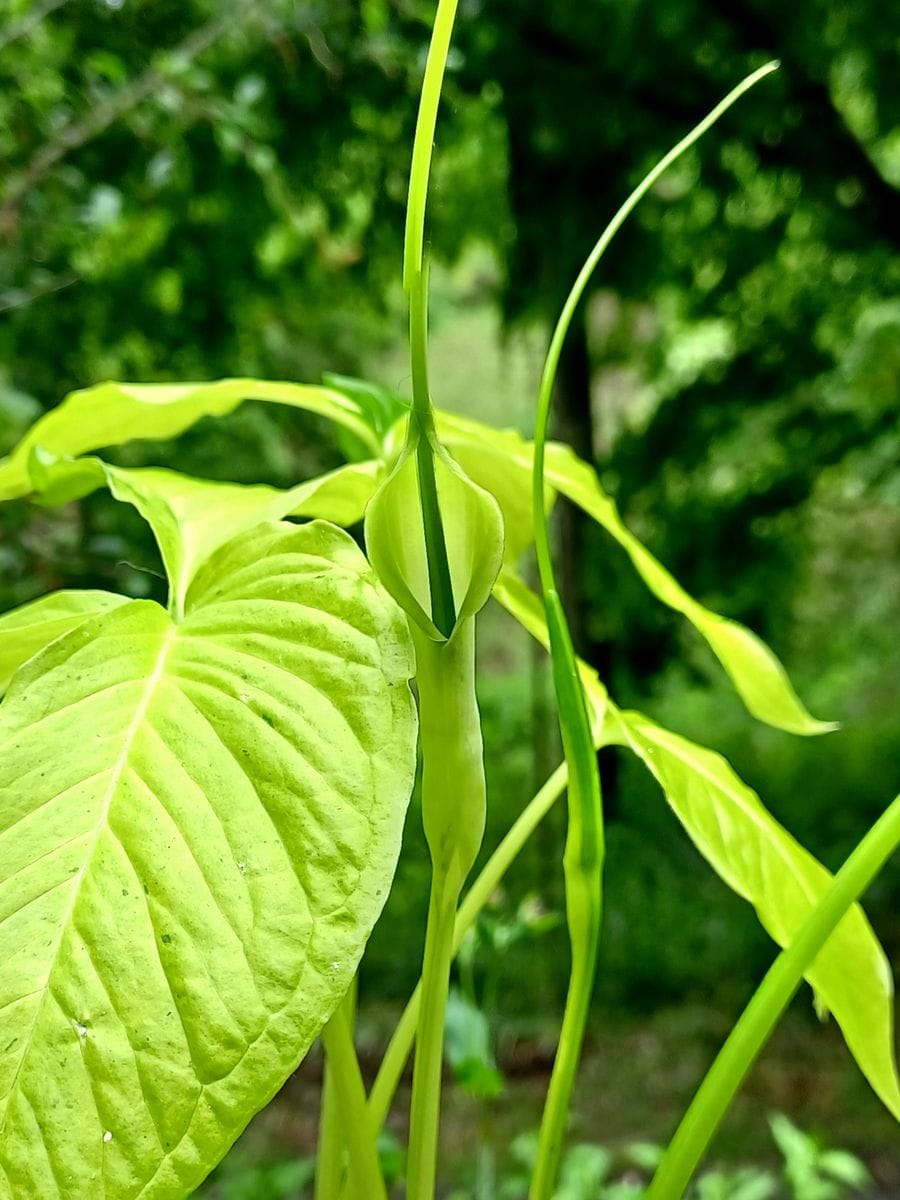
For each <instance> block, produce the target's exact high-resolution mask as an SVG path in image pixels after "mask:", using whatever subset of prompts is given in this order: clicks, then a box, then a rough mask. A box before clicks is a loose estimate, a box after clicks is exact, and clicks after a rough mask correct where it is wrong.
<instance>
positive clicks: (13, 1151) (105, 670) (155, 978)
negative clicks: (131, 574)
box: [0, 522, 415, 1200]
mask: <svg viewBox="0 0 900 1200" xmlns="http://www.w3.org/2000/svg"><path fill="white" fill-rule="evenodd" d="M412 669H413V664H412V653H411V647H410V644H409V637H408V630H407V626H406V622H405V620H404V619H403V617H402V614H401V613H400V612H399V610H398V609H397V608H396V606H395V605H394V604H393V602H392V601H391V600H390V599H389V598H388V597H387V596H386V595H385V593H384V591H383V590H382V589H381V587H380V585H379V584H378V582H377V580H376V578H375V576H374V574H373V572H372V571H371V569H370V567H369V566H368V564H367V563H366V561H365V559H364V558H363V556H362V554H361V553H360V551H359V550H358V548H357V547H356V545H355V543H354V542H353V541H352V539H351V538H349V537H348V536H347V535H346V534H344V533H342V532H341V531H339V530H337V529H335V528H334V527H333V526H331V525H327V524H324V523H318V522H315V523H312V524H310V525H304V526H292V525H287V524H268V525H265V526H263V527H261V528H258V529H256V530H255V531H253V532H252V533H251V534H247V535H243V536H241V537H240V538H237V539H235V540H234V541H232V542H230V543H228V544H227V545H226V546H224V547H223V548H221V549H220V551H219V552H218V553H217V554H216V555H215V556H214V558H213V559H212V560H211V561H209V562H208V563H207V564H206V565H205V566H204V567H203V569H202V570H201V571H200V573H199V575H198V576H197V578H196V579H195V581H194V583H193V585H192V588H191V590H190V593H189V595H188V597H187V604H186V615H185V618H184V620H183V622H181V623H180V624H175V623H173V621H172V620H171V618H170V616H169V615H168V614H167V613H166V612H165V611H164V610H163V609H162V608H160V607H159V606H158V605H156V604H153V603H152V602H149V601H131V602H129V603H127V604H124V605H123V606H121V607H119V608H117V609H115V610H114V611H112V612H108V613H105V614H103V615H101V616H99V617H95V618H92V619H90V620H88V621H86V622H84V623H82V624H81V625H80V626H78V628H76V629H75V630H73V631H72V632H70V633H68V634H67V635H66V636H65V637H63V638H61V639H59V640H57V641H56V642H54V643H53V644H52V645H51V646H49V647H48V648H47V649H45V650H44V651H42V652H41V653H40V654H39V655H38V656H37V657H35V658H33V659H32V660H31V661H30V662H29V663H27V664H26V665H25V666H24V667H22V668H21V669H20V670H19V671H18V672H17V673H16V676H15V677H14V679H13V682H12V685H11V687H10V690H9V692H8V693H7V695H6V698H5V700H4V701H3V703H2V705H0V1196H2V1197H3V1200H37V1198H38V1197H39V1198H40V1200H63V1198H64V1200H175V1198H178V1197H185V1196H187V1195H189V1194H190V1193H191V1192H192V1191H193V1190H194V1189H195V1188H196V1187H197V1186H198V1185H199V1183H200V1182H201V1180H202V1179H203V1177H204V1176H205V1175H206V1173H207V1172H208V1171H209V1169H210V1168H211V1167H212V1166H213V1165H214V1164H215V1163H216V1162H217V1161H218V1160H219V1159H220V1158H221V1157H222V1155H223V1154H224V1153H225V1151H226V1150H227V1148H228V1147H229V1145H230V1144H231V1143H232V1141H233V1140H234V1138H235V1137H236V1136H237V1135H238V1133H240V1131H241V1130H242V1128H243V1127H244V1125H245V1124H246V1123H247V1121H248V1120H249V1118H250V1117H251V1115H252V1114H253V1113H254V1112H255V1111H257V1110H258V1109H259V1108H260V1107H262V1106H263V1105H264V1104H265V1103H266V1102H267V1101H268V1100H269V1099H270V1098H271V1097H272V1095H274V1093H275V1092H276V1091H277V1089H278V1088H279V1087H280V1086H281V1084H282V1083H283V1082H284V1080H285V1079H286V1078H287V1076H288V1075H289V1074H290V1072H291V1071H292V1070H293V1069H294V1068H295V1067H296V1065H297V1063H298V1061H299V1060H300V1059H301V1058H302V1057H303V1055H304V1053H305V1052H306V1050H307V1048H308V1046H309V1045H310V1043H311V1041H312V1039H313V1038H314V1037H315V1036H316V1034H317V1033H318V1032H319V1030H320V1028H321V1026H322V1025H323V1023H324V1021H325V1020H326V1018H327V1017H328V1016H329V1015H330V1013H331V1012H332V1011H333V1010H334V1008H335V1006H336V1004H337V1003H338V1001H339V1000H340V998H341V996H342V995H343V993H344V992H345V990H346V988H347V986H348V984H349V983H350V980H351V979H352V977H353V974H354V972H355V970H356V967H357V964H358V961H359V958H360V955H361V954H362V950H363V947H364V944H365V941H366V939H367V937H368V935H369V933H370V931H371V928H372V926H373V924H374V922H375V920H376V919H377V917H378V914H379V912H380V910H381V907H382V905H383V903H384V900H385V897H386V896H387V892H388V889H389V886H390V881H391V877H392V874H393V871H394V867H395V864H396V858H397V854H398V851H399V845H400V837H401V832H402V826H403V819H404V814H405V809H406V805H407V801H408V798H409V794H410V790H411V786H412V779H413V772H414V764H415V717H414V710H413V706H412V700H411V696H410V691H409V687H408V679H409V676H410V674H411V672H412Z"/></svg>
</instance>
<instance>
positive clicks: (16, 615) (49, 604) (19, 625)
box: [0, 591, 126, 695]
mask: <svg viewBox="0 0 900 1200" xmlns="http://www.w3.org/2000/svg"><path fill="white" fill-rule="evenodd" d="M125 603H126V597H124V596H115V595H113V594H112V593H111V592H97V591H83V592H77V591H65V592H50V594H49V595H47V596H42V597H41V598H40V600H31V601H29V603H28V604H22V605H20V606H19V608H14V609H12V610H11V611H10V612H6V613H4V614H3V616H0V695H2V694H3V692H5V691H6V689H7V687H8V686H9V681H10V679H12V677H13V674H14V673H15V671H16V670H17V668H18V667H20V666H21V665H22V663H24V662H27V661H28V659H29V658H31V657H32V655H34V654H37V652H38V651H39V650H43V648H44V647H45V646H49V645H50V643H51V642H54V641H56V639H57V638H58V637H62V635H63V634H64V633H68V632H69V630H70V629H74V628H75V626H76V625H80V624H81V622H82V621H86V620H87V619H88V617H93V616H96V614H97V613H101V612H106V611H107V610H108V609H110V608H116V607H117V606H118V605H120V604H125Z"/></svg>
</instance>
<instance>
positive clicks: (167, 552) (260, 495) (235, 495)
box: [29, 447, 379, 614]
mask: <svg viewBox="0 0 900 1200" xmlns="http://www.w3.org/2000/svg"><path fill="white" fill-rule="evenodd" d="M29 470H30V474H31V479H32V483H33V485H34V488H35V489H36V491H37V492H38V495H39V496H40V499H41V501H42V502H43V503H46V504H63V503H65V502H66V501H69V500H74V499H77V498H79V497H81V496H85V495H87V494H88V493H89V492H92V491H94V490H95V489H96V488H98V487H103V486H104V485H105V486H107V487H108V488H109V489H110V491H111V492H112V494H113V495H114V496H115V497H116V499H117V500H121V501H123V502H124V503H127V504H133V505H134V507H135V508H136V509H137V510H138V512H139V513H140V514H141V516H142V517H143V518H144V519H145V520H146V521H147V523H148V524H149V525H150V527H151V528H152V530H153V533H154V535H155V537H156V540H157V542H158V543H159V549H160V553H161V554H162V559H163V562H164V564H165V567H166V575H167V577H168V580H169V587H170V607H171V608H172V610H173V611H174V612H175V613H176V614H180V613H181V612H182V611H183V608H184V599H185V596H186V594H187V589H188V587H189V586H190V583H191V580H192V579H193V578H194V576H195V574H196V573H197V570H198V569H199V567H200V565H201V564H202V563H203V562H205V561H206V559H207V558H209V556H210V555H211V554H212V553H213V552H214V551H215V550H217V549H218V548H219V546H223V545H224V544H225V542H227V541H229V540H230V539H231V538H232V537H236V536H237V535H238V534H239V533H243V532H244V531H245V530H248V529H252V528H253V526H254V525H258V524H260V523H261V522H262V521H273V520H279V519H280V518H281V517H284V516H287V515H291V516H303V517H322V518H326V519H328V520H333V521H335V522H336V523H337V524H341V525H353V524H355V523H356V522H357V521H359V520H361V519H362V516H363V513H364V512H365V508H366V505H367V503H368V502H369V498H370V497H371V495H372V493H373V491H374V490H375V487H376V484H377V479H378V474H379V467H378V464H377V463H375V462H365V463H351V464H349V465H348V466H345V467H338V469H337V470H335V471H330V472H329V473H328V474H327V475H320V476H318V477H317V478H315V479H310V480H307V481H306V482H304V483H299V484H297V486H296V487H292V488H286V489H283V490H282V489H280V488H272V487H266V486H264V485H262V484H259V485H255V486H244V485H241V484H237V483H214V482H212V481H210V480H207V479H194V478H192V477H191V476H189V475H181V474H179V473H178V472H177V471H168V470H166V469H165V468H162V467H114V466H111V465H110V464H109V463H105V462H103V461H102V459H99V458H92V457H87V458H75V459H71V458H56V457H54V456H53V455H51V454H49V453H48V452H47V451H46V450H44V449H43V448H41V447H38V448H36V449H35V451H34V452H33V454H32V458H31V462H30V465H29Z"/></svg>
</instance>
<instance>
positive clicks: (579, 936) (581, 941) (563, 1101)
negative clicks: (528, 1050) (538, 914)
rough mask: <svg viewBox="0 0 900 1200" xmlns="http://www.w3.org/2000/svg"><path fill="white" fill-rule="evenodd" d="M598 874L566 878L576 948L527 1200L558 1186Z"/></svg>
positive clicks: (584, 1008) (589, 967) (593, 956)
mask: <svg viewBox="0 0 900 1200" xmlns="http://www.w3.org/2000/svg"><path fill="white" fill-rule="evenodd" d="M597 874H598V873H597V872H595V871H568V872H567V873H566V913H567V916H568V923H569V933H570V941H571V944H572V971H571V975H570V977H569V990H568V992H567V994H566V1008H565V1013H564V1014H563V1023H562V1029H561V1030H560V1036H559V1047H558V1049H557V1053H556V1059H555V1061H554V1063H553V1074H552V1075H551V1077H550V1087H549V1089H548V1092H547V1101H546V1104H545V1106H544V1115H543V1118H542V1121H541V1132H540V1140H539V1142H538V1156H537V1161H536V1162H535V1167H534V1176H533V1178H532V1181H531V1188H530V1189H529V1193H528V1195H529V1200H548V1198H549V1197H550V1196H552V1195H553V1193H554V1190H555V1187H556V1176H557V1174H558V1172H559V1164H560V1160H561V1158H562V1150H563V1142H564V1140H565V1135H566V1122H567V1118H568V1115H569V1105H570V1103H571V1099H572V1089H573V1087H574V1084H575V1076H576V1074H577V1071H578V1064H579V1062H580V1060H581V1047H582V1043H583V1041H584V1030H585V1026H586V1024H587V1017H588V1010H589V1008H590V1004H591V993H592V992H593V988H594V974H595V972H596V969H597V951H598V948H599V945H600V908H601V899H602V897H601V892H600V881H599V879H598V877H597Z"/></svg>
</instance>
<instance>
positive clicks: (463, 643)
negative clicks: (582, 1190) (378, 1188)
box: [373, 619, 485, 1200]
mask: <svg viewBox="0 0 900 1200" xmlns="http://www.w3.org/2000/svg"><path fill="white" fill-rule="evenodd" d="M413 641H414V642H415V647H416V679H417V682H418V688H419V736H420V741H421V746H422V820H423V824H424V827H425V837H426V839H427V841H428V849H429V851H430V853H431V862H432V883H431V897H430V901H429V909H428V928H427V931H426V937H425V955H424V959H423V964H422V1003H421V1005H420V1008H419V1021H418V1029H417V1034H416V1058H415V1066H414V1069H413V1089H412V1103H411V1109H410V1135H409V1136H410V1145H409V1165H408V1170H407V1195H408V1196H409V1197H410V1200H432V1197H433V1196H434V1186H435V1173H436V1166H437V1138H438V1120H439V1116H440V1102H441V1074H442V1068H443V1042H444V1020H445V1013H446V1007H447V991H448V988H449V982H450V963H451V961H452V958H453V929H454V917H455V913H456V905H457V901H458V899H459V894H460V891H461V889H462V885H463V883H464V882H465V879H466V876H467V875H468V873H469V871H470V870H471V868H472V864H473V863H474V861H475V857H476V855H477V853H478V849H479V847H480V845H481V839H482V835H483V833H484V814H485V783H484V758H483V747H482V740H481V721H480V717H479V714H478V705H477V702H476V699H475V623H474V621H473V620H471V619H470V620H465V621H463V622H461V623H460V625H459V626H458V627H457V629H456V630H455V631H454V633H453V636H452V637H451V638H450V640H449V641H447V642H434V641H432V640H431V639H430V638H428V637H427V636H426V635H425V634H424V633H422V632H421V631H420V630H418V629H417V628H415V627H413ZM373 1124H374V1123H373Z"/></svg>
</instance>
